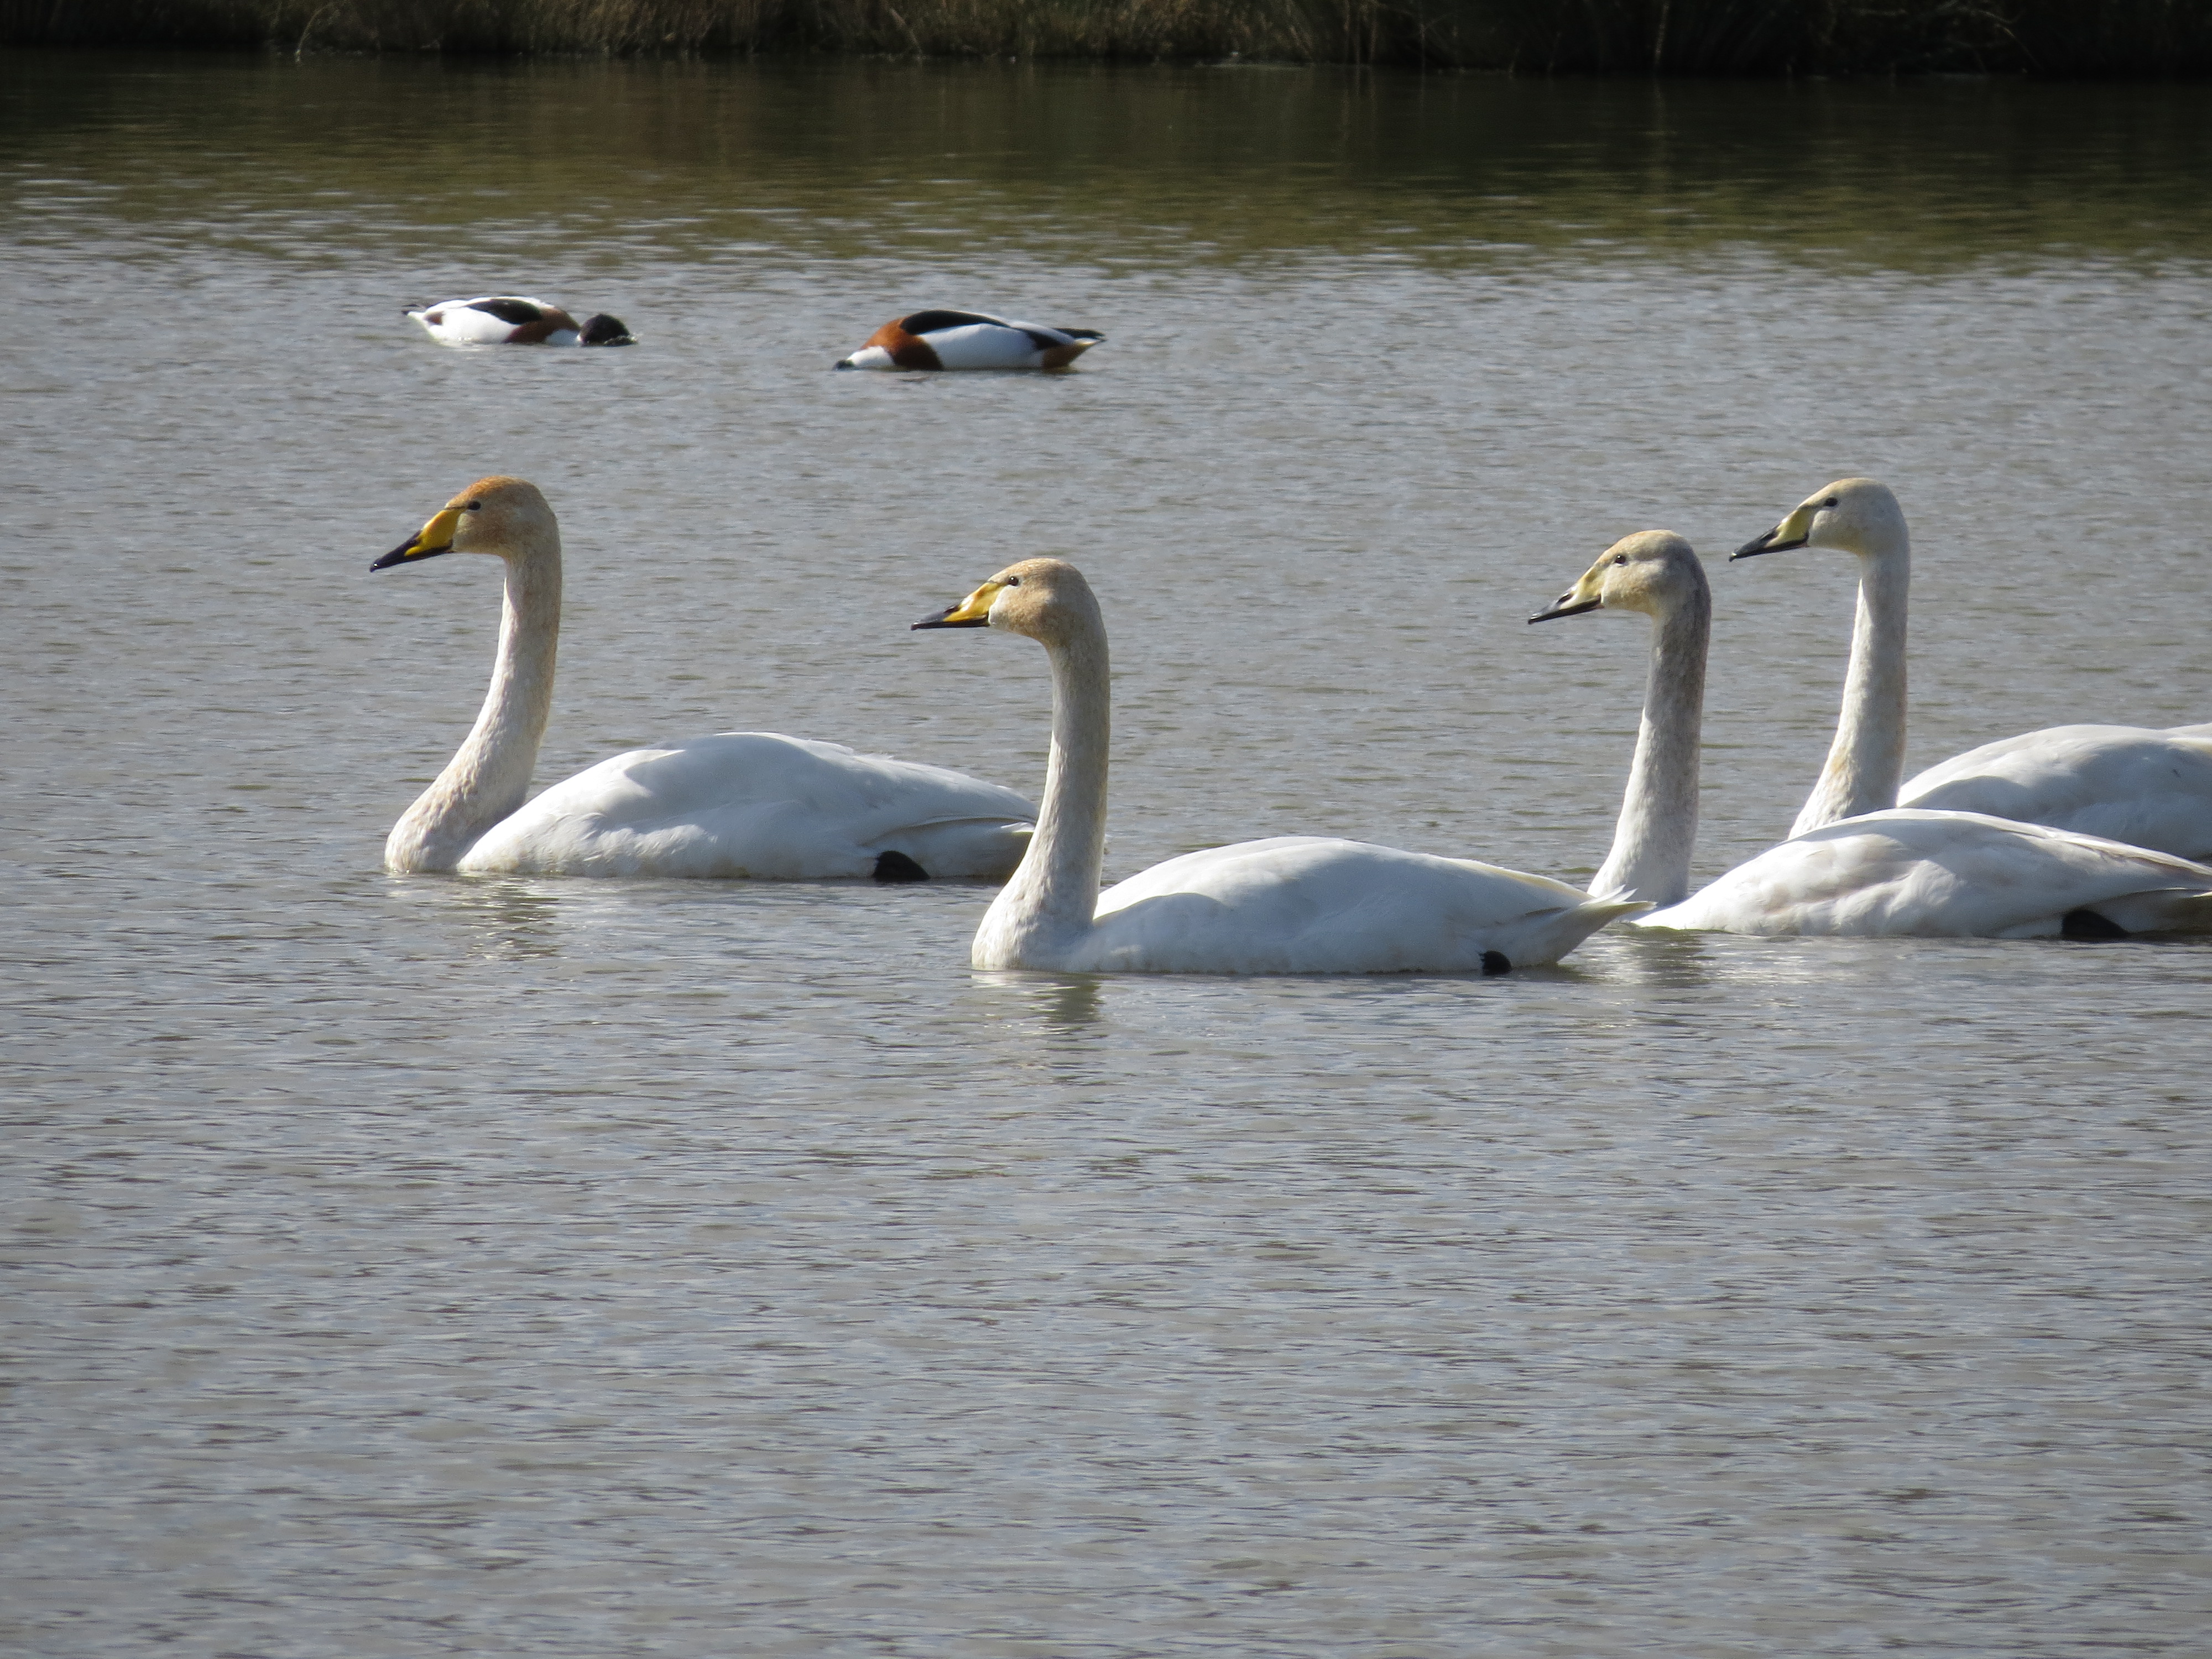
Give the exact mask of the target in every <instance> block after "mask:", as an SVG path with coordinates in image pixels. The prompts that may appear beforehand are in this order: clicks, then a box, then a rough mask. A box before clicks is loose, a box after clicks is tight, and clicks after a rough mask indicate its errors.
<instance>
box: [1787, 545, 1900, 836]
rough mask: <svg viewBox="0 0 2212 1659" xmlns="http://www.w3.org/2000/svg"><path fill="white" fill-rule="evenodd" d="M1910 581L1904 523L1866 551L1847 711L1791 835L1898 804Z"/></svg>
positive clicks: (1847, 686) (1847, 682)
mask: <svg viewBox="0 0 2212 1659" xmlns="http://www.w3.org/2000/svg"><path fill="white" fill-rule="evenodd" d="M1911 586H1912V550H1911V544H1909V543H1908V542H1907V541H1906V540H1905V536H1904V534H1903V532H1901V531H1900V532H1899V533H1898V534H1897V536H1896V537H1895V538H1893V540H1892V541H1891V542H1890V543H1889V544H1887V545H1885V546H1882V547H1879V548H1875V549H1873V550H1869V551H1867V552H1864V553H1862V554H1861V555H1860V556H1859V607H1858V621H1857V623H1856V624H1855V625H1854V627H1853V628H1852V629H1851V665H1850V672H1849V673H1847V674H1846V675H1845V676H1844V708H1843V714H1842V715H1841V717H1840V718H1839V719H1838V720H1837V721H1836V740H1835V742H1834V743H1833V744H1831V745H1830V746H1829V749H1828V763H1827V764H1826V766H1824V767H1822V768H1821V769H1820V781H1819V782H1818V783H1816V784H1814V786H1813V793H1812V794H1811V795H1810V796H1808V798H1807V799H1806V802H1805V807H1804V810H1803V811H1801V812H1799V813H1798V814H1797V822H1796V824H1795V825H1793V826H1792V827H1791V829H1790V834H1791V835H1792V836H1802V835H1803V834H1804V833H1805V832H1806V831H1807V830H1808V829H1819V828H1820V826H1821V825H1822V824H1824V823H1834V822H1835V821H1836V820H1837V819H1838V818H1854V817H1857V816H1858V815H1859V814H1860V813H1862V812H1879V811H1882V810H1883V809H1884V808H1885V807H1891V806H1894V805H1897V786H1898V784H1899V781H1902V780H1903V778H1904V776H1905V605H1906V600H1907V598H1908V596H1909V594H1910V592H1911Z"/></svg>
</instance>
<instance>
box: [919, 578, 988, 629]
mask: <svg viewBox="0 0 2212 1659" xmlns="http://www.w3.org/2000/svg"><path fill="white" fill-rule="evenodd" d="M1005 587H1006V583H1004V582H985V583H984V584H983V585H982V586H981V587H979V588H977V589H976V590H975V592H973V593H970V594H969V596H968V597H967V598H966V599H963V600H961V601H960V603H959V604H957V605H947V606H945V609H944V610H942V611H939V612H938V613H937V614H936V615H935V616H933V617H923V618H922V619H921V621H920V622H918V623H915V628H988V627H989V626H990V625H991V601H992V600H994V599H997V598H998V597H999V595H1000V592H1002V591H1003V590H1004V589H1005ZM909 631H911V630H909Z"/></svg>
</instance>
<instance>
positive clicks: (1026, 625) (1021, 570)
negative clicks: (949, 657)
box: [915, 559, 1100, 646]
mask: <svg viewBox="0 0 2212 1659" xmlns="http://www.w3.org/2000/svg"><path fill="white" fill-rule="evenodd" d="M1099 626H1100V623H1099V617H1098V600H1097V596H1096V595H1094V594H1093V593H1092V592H1091V584H1090V583H1089V582H1087V581H1085V580H1083V573H1082V572H1081V571H1080V570H1078V569H1077V568H1075V567H1074V566H1073V565H1072V564H1070V563H1068V562H1067V561H1066V560H1065V559H1024V560H1023V561H1022V562H1020V563H1019V564H1010V565H1008V566H1007V567H1006V568H1005V569H1004V570H1001V571H1000V573H999V574H997V575H995V576H994V577H992V578H991V580H988V581H987V582H985V583H984V584H983V585H982V586H981V587H979V588H977V589H976V590H975V592H972V593H970V594H969V596H968V597H967V598H966V599H963V600H961V601H960V603H959V604H957V605H947V606H946V607H945V609H944V610H942V611H938V612H936V613H935V614H934V615H933V616H927V617H923V618H922V619H921V621H920V622H918V623H915V627H916V628H1003V629H1006V631H1007V632H1008V633H1010V634H1021V635H1027V636H1028V637H1029V638H1030V639H1033V640H1035V641H1037V642H1038V643H1039V644H1041V645H1046V646H1053V645H1059V644H1061V643H1063V642H1065V641H1067V640H1069V639H1071V638H1073V637H1074V636H1075V635H1078V634H1080V633H1083V632H1085V631H1087V630H1093V629H1097V628H1098V627H1099Z"/></svg>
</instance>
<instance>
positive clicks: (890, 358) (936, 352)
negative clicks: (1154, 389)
mask: <svg viewBox="0 0 2212 1659" xmlns="http://www.w3.org/2000/svg"><path fill="white" fill-rule="evenodd" d="M1104 338H1105V336H1104V335H1103V334H1101V333H1099V332H1098V331H1097V330H1096V329H1091V328H1047V327H1046V326H1045V325H1042V323H1016V322H1009V321H1007V320H1006V319H1004V318H1001V317H987V316H985V315H984V314H983V313H981V312H980V311H917V312H915V313H911V314H910V315H908V316H905V317H901V318H899V319H897V320H896V321H895V322H889V323H885V324H884V325H883V326H882V327H881V328H879V329H878V330H877V331H875V332H874V333H873V334H872V335H870V336H869V337H868V342H867V343H866V345H864V346H862V347H861V348H860V349H859V350H858V351H856V352H854V354H853V355H852V356H849V357H847V358H844V359H842V361H841V362H839V363H838V364H837V367H838V368H917V369H943V368H1066V367H1067V366H1068V365H1069V364H1070V363H1072V362H1074V361H1075V360H1076V359H1077V358H1078V357H1080V356H1082V355H1083V354H1084V353H1085V352H1086V351H1088V350H1089V349H1091V347H1092V346H1095V345H1097V343H1099V342H1100V341H1101V340H1103V339H1104Z"/></svg>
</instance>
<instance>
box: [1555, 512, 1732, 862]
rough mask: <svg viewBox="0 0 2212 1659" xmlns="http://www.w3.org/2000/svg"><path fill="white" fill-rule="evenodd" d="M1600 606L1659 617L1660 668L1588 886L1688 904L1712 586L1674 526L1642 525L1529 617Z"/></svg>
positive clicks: (1652, 676)
mask: <svg viewBox="0 0 2212 1659" xmlns="http://www.w3.org/2000/svg"><path fill="white" fill-rule="evenodd" d="M1598 610H1605V611H1642V612H1644V615H1646V616H1648V617H1650V618H1651V623H1652V629H1651V666H1650V671H1649V672H1648V673H1647V674H1646V676H1645V677H1644V718H1643V720H1642V721H1641V722H1640V723H1639V724H1638V728H1637V732H1636V757H1635V759H1634V760H1633V761H1632V762H1631V763H1630V764H1629V769H1628V788H1627V792H1626V793H1625V794H1624V795H1623V796H1622V798H1621V803H1620V818H1619V820H1618V821H1617V822H1616V823H1615V824H1614V827H1613V848H1612V850H1611V851H1610V852H1608V853H1607V854H1606V859H1605V862H1604V863H1603V864H1602V865H1601V866H1598V872H1597V875H1596V877H1595V879H1593V880H1592V881H1591V883H1590V884H1589V890H1590V892H1591V894H1592V896H1595V897H1599V898H1634V899H1649V900H1650V902H1652V903H1654V904H1656V905H1669V904H1679V903H1680V902H1682V900H1683V899H1684V898H1686V897H1687V896H1688V895H1689V891H1690V854H1691V852H1692V849H1693V848H1695V847H1696V845H1697V840H1698V742H1699V727H1700V726H1702V724H1703V722H1704V719H1705V647H1706V645H1707V643H1708V641H1710V640H1711V637H1712V629H1713V595H1712V589H1711V587H1710V586H1708V585H1707V584H1706V581H1705V566H1704V565H1703V564H1701V563H1700V562H1699V560H1698V556H1697V554H1696V552H1695V551H1693V550H1692V548H1691V546H1690V544H1689V543H1687V542H1686V541H1684V540H1683V539H1682V538H1680V536H1677V535H1676V534H1674V532H1672V531H1671V530H1646V531H1641V532H1638V533H1637V534H1636V535H1633V536H1627V537H1624V538H1622V539H1621V540H1620V541H1618V542H1616V543H1614V544H1613V545H1612V546H1611V547H1609V548H1607V549H1606V550H1605V551H1604V553H1603V554H1601V555H1600V556H1599V558H1598V562H1596V563H1595V564H1594V565H1592V566H1591V567H1590V568H1589V570H1588V571H1586V572H1585V573H1584V574H1583V577H1582V579H1581V580H1578V581H1577V582H1576V584H1575V585H1574V586H1572V587H1571V588H1569V589H1568V590H1567V591H1566V592H1564V593H1562V594H1560V595H1559V598H1558V599H1554V600H1553V601H1552V603H1551V604H1550V605H1547V606H1546V607H1545V608H1544V609H1543V610H1541V611H1538V612H1537V613H1536V614H1535V615H1534V616H1533V617H1529V618H1528V620H1529V621H1530V622H1531V623H1540V622H1550V621H1552V620H1553V619H1554V618H1556V617H1578V616H1581V615H1583V613H1584V612H1586V611H1598Z"/></svg>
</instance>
